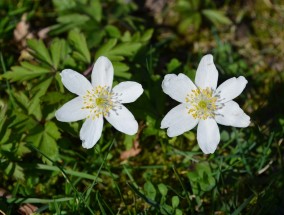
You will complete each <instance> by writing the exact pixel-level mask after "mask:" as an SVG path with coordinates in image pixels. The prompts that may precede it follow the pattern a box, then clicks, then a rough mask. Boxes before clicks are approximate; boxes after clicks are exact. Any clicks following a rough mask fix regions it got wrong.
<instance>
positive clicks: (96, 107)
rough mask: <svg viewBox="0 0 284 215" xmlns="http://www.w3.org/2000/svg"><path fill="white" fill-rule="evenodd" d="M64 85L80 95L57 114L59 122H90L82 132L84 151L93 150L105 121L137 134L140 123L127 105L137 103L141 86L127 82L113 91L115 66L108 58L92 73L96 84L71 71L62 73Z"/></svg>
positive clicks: (94, 68) (98, 63) (120, 129)
mask: <svg viewBox="0 0 284 215" xmlns="http://www.w3.org/2000/svg"><path fill="white" fill-rule="evenodd" d="M60 75H61V78H62V83H63V84H64V86H65V87H66V88H67V89H68V90H69V91H70V92H72V93H74V94H77V95H78V96H77V97H76V98H74V99H72V100H71V101H69V102H67V103H66V104H64V105H63V106H62V107H61V108H60V109H59V110H57V111H56V113H55V116H56V118H57V120H59V121H62V122H74V121H78V120H82V119H86V120H85V122H84V123H83V126H82V128H81V130H80V139H81V140H82V143H83V144H82V145H83V147H84V148H87V149H89V148H92V147H93V146H94V145H95V144H96V143H97V141H98V140H99V139H100V137H101V133H102V130H103V123H104V120H103V118H106V120H107V121H108V122H109V123H110V124H111V125H112V126H113V127H115V128H116V129H117V130H118V131H120V132H123V133H125V134H128V135H133V134H135V133H136V132H137V130H138V123H137V121H136V120H135V118H134V116H133V115H132V113H131V112H130V111H129V110H128V109H127V108H126V107H125V106H124V105H122V104H123V103H130V102H134V101H135V100H136V99H137V98H138V97H139V96H140V95H141V94H142V93H143V88H142V86H141V84H139V83H137V82H133V81H125V82H121V83H120V84H118V85H116V86H115V87H114V88H113V89H112V81H113V66H112V63H111V62H110V60H109V59H108V58H106V57H103V56H101V57H99V58H98V59H97V61H96V62H95V64H94V67H93V70H92V77H91V79H92V83H90V82H89V81H88V79H86V78H85V77H84V76H83V75H81V74H80V73H78V72H75V71H73V70H71V69H65V70H63V71H62V72H61V73H60Z"/></svg>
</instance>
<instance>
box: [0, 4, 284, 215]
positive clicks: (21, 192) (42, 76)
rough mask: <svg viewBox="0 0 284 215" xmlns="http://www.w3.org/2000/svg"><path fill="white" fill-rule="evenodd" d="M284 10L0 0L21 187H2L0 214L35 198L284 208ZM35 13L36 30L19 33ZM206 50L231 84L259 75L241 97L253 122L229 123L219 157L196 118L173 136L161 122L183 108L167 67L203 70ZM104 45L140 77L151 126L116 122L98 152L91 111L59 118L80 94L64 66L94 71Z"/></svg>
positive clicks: (2, 173) (10, 125)
mask: <svg viewBox="0 0 284 215" xmlns="http://www.w3.org/2000/svg"><path fill="white" fill-rule="evenodd" d="M151 2H152V4H150V3H151ZM158 2H159V4H158ZM163 2H167V3H166V4H163ZM282 12H283V11H282V10H281V4H280V2H278V3H277V1H261V0H257V1H256V2H255V3H252V2H248V3H247V4H243V2H238V1H212V0H204V1H201V0H198V1H196V0H175V1H125V0H118V1H113V0H106V1H102V0H53V1H43V0H39V1H30V0H19V1H14V0H11V1H10V0H3V1H0V17H1V19H0V92H1V93H0V193H1V192H2V191H1V189H5V190H7V192H8V193H11V194H12V195H13V197H12V198H9V199H6V198H5V197H2V196H0V212H3V213H5V214H15V213H16V211H17V209H18V208H19V207H20V205H22V204H24V203H30V204H33V205H35V206H37V207H38V210H37V212H36V213H38V214H163V215H168V214H175V215H181V214H233V215H238V214H249V215H250V214H281V212H282V211H283V203H284V199H283V192H282V191H283V189H284V183H283V181H284V175H283V168H284V166H283V136H284V118H283V106H284V103H283V99H282V97H281V96H282V94H281V93H282V92H283V86H284V85H283V80H284V76H283V72H282V71H283V70H284V63H283V62H284V61H283V56H284V42H283V39H282V38H284V31H283V23H281V21H283V13H282ZM24 14H25V16H26V23H28V24H29V27H28V29H27V31H28V33H31V35H29V37H32V38H30V39H28V38H26V35H24V36H23V38H22V40H21V41H18V42H16V41H15V39H14V36H13V34H14V30H15V28H17V29H18V28H19V27H17V26H18V24H19V23H20V21H21V19H22V17H23V15H24ZM42 29H44V30H48V33H47V34H46V35H45V36H44V37H42V38H40V34H39V31H40V30H42ZM206 53H211V54H212V55H213V56H214V62H215V63H216V66H217V69H218V71H219V84H220V83H222V82H223V81H224V80H226V79H228V78H231V77H238V76H241V75H242V76H245V77H246V79H248V85H247V87H246V89H245V90H244V92H243V93H242V95H241V96H239V97H238V98H237V102H238V104H240V106H241V107H242V109H243V110H244V111H245V112H246V113H247V114H248V115H249V116H250V117H251V121H252V122H251V125H250V126H249V127H248V128H244V129H242V128H231V127H226V126H220V132H221V141H220V144H219V146H218V148H217V150H216V152H215V153H214V154H213V155H203V154H202V152H201V150H200V149H199V147H198V144H197V141H196V132H195V131H194V129H193V131H189V132H186V133H184V134H183V135H180V136H178V137H174V138H169V137H168V136H167V134H166V131H165V130H162V129H160V123H161V119H162V118H163V117H164V116H165V114H166V113H167V112H168V111H169V110H170V109H171V108H172V107H174V106H175V105H177V102H175V101H173V100H172V99H170V98H169V97H168V96H167V95H165V94H164V93H163V92H162V89H161V83H162V80H163V77H164V75H166V74H172V73H173V74H178V73H184V74H186V75H187V76H188V77H190V78H191V79H192V80H194V78H195V72H196V68H197V66H198V62H199V61H200V59H201V57H202V56H203V55H204V54H206ZM101 55H104V56H107V57H108V58H110V59H111V61H112V63H113V65H114V73H115V74H114V75H115V76H114V85H116V84H117V83H119V82H121V81H136V82H139V83H141V84H142V86H143V89H144V93H143V95H142V96H141V97H140V98H139V99H138V100H137V101H136V102H135V103H131V104H126V107H127V108H129V110H130V111H131V112H132V113H133V115H134V116H135V118H136V119H137V121H138V122H139V131H138V133H137V134H136V135H133V136H127V135H124V134H121V133H119V132H117V131H116V130H115V129H114V128H112V127H111V126H110V124H109V123H107V122H105V124H104V129H103V133H102V137H101V139H100V140H99V141H98V143H97V144H96V146H95V147H94V148H92V149H89V150H86V149H83V148H82V142H81V140H80V138H79V130H80V128H81V126H82V121H79V122H73V123H63V122H59V121H57V120H56V118H55V117H54V113H55V111H56V110H57V109H58V108H59V107H61V106H62V105H63V104H64V103H65V102H67V101H69V100H70V99H72V98H73V97H74V95H73V94H72V93H70V92H68V90H66V88H65V87H64V86H63V84H62V81H61V76H60V72H61V71H62V70H63V69H73V70H75V71H78V72H79V73H81V74H83V75H84V76H85V77H87V78H88V79H90V74H91V71H92V66H93V63H94V62H95V60H96V59H97V58H98V57H99V56H101ZM70 114H72V113H70ZM133 152H134V153H133ZM125 154H127V155H130V157H129V158H127V159H125V158H123V156H122V155H125ZM133 154H135V155H134V156H133ZM131 155H132V157H131Z"/></svg>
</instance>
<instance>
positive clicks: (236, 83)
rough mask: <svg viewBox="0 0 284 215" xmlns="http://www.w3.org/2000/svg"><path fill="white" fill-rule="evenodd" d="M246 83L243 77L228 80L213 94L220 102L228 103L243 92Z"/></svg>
mask: <svg viewBox="0 0 284 215" xmlns="http://www.w3.org/2000/svg"><path fill="white" fill-rule="evenodd" d="M247 83H248V81H247V80H246V79H245V78H244V77H243V76H240V77H238V78H235V77H234V78H230V79H228V80H227V81H225V82H223V83H222V84H221V85H220V86H219V87H218V88H217V90H216V92H215V94H217V95H219V96H220V100H221V101H222V102H227V101H230V100H232V99H234V98H236V97H237V96H239V95H240V94H241V93H242V92H243V90H244V89H245V87H246V84H247Z"/></svg>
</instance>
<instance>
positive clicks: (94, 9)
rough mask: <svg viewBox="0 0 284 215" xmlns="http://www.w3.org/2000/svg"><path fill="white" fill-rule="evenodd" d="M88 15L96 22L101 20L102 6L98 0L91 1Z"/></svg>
mask: <svg viewBox="0 0 284 215" xmlns="http://www.w3.org/2000/svg"><path fill="white" fill-rule="evenodd" d="M88 9H89V11H90V12H89V13H88V14H89V15H91V16H92V17H93V18H94V19H95V20H96V21H97V22H100V21H101V20H102V5H101V2H100V0H92V1H91V3H90V7H89V8H88Z"/></svg>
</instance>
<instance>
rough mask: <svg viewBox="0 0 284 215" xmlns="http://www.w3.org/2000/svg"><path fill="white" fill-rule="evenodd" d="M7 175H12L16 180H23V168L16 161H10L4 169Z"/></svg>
mask: <svg viewBox="0 0 284 215" xmlns="http://www.w3.org/2000/svg"><path fill="white" fill-rule="evenodd" d="M5 173H6V174H7V175H12V176H13V177H14V178H15V179H17V180H25V175H24V170H23V168H22V167H21V166H19V165H18V164H17V163H14V162H10V163H9V165H8V166H7V167H6V169H5Z"/></svg>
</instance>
